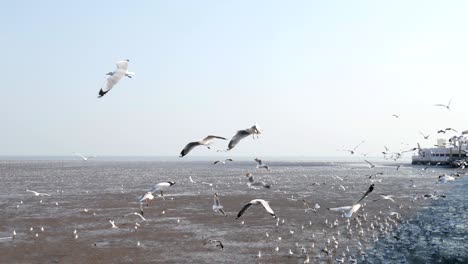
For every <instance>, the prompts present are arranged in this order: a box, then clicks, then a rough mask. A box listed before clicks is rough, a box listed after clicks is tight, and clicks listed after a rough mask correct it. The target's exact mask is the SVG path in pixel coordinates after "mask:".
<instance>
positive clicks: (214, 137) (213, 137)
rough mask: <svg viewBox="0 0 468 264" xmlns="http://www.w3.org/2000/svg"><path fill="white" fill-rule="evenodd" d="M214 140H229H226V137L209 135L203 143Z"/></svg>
mask: <svg viewBox="0 0 468 264" xmlns="http://www.w3.org/2000/svg"><path fill="white" fill-rule="evenodd" d="M213 139H222V140H227V138H224V137H218V136H213V135H209V136H207V137H206V138H204V139H203V141H205V142H208V141H211V140H213Z"/></svg>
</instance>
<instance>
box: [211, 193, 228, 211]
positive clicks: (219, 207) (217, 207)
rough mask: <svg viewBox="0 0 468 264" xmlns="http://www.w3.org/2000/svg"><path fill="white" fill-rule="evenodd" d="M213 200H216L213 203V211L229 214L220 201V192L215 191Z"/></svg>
mask: <svg viewBox="0 0 468 264" xmlns="http://www.w3.org/2000/svg"><path fill="white" fill-rule="evenodd" d="M213 202H214V203H213V211H215V212H216V213H220V214H222V215H224V216H227V215H226V213H225V212H224V210H223V206H222V205H221V203H220V202H219V197H218V193H215V194H214V195H213Z"/></svg>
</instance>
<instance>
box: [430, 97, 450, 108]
mask: <svg viewBox="0 0 468 264" xmlns="http://www.w3.org/2000/svg"><path fill="white" fill-rule="evenodd" d="M452 99H453V97H452V98H451V99H450V101H449V102H448V104H447V105H444V104H435V105H434V106H442V107H445V108H447V110H449V111H450V104H451V103H452Z"/></svg>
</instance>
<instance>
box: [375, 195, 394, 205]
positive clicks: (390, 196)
mask: <svg viewBox="0 0 468 264" xmlns="http://www.w3.org/2000/svg"><path fill="white" fill-rule="evenodd" d="M378 200H390V201H392V202H394V203H396V202H395V200H393V195H386V194H381V195H380V198H379V199H375V200H373V201H374V202H377V201H378Z"/></svg>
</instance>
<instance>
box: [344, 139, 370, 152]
mask: <svg viewBox="0 0 468 264" xmlns="http://www.w3.org/2000/svg"><path fill="white" fill-rule="evenodd" d="M362 143H364V140H363V141H361V143H359V144H357V146H355V147H354V148H353V149H341V150H342V151H348V152H349V153H350V154H351V155H353V154H354V153H355V151H356V149H357V148H358V147H359V146H361V144H362Z"/></svg>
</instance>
